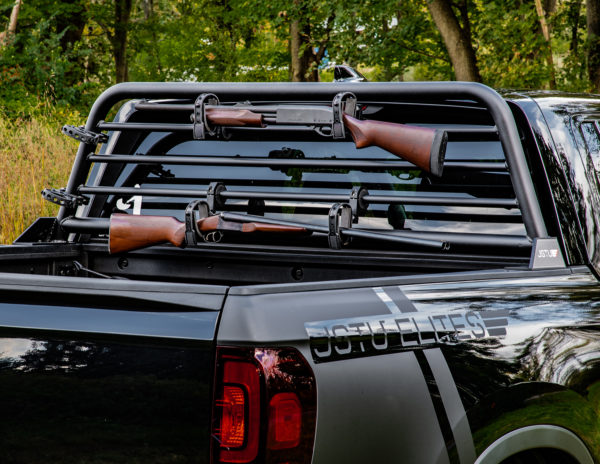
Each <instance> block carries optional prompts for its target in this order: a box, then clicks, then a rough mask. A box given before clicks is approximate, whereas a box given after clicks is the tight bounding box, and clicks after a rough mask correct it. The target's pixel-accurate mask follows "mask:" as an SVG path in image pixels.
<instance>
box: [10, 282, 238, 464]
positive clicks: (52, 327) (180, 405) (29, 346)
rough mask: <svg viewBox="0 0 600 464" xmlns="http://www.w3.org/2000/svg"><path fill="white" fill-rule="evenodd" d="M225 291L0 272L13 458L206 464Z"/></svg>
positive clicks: (175, 285)
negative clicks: (216, 342) (216, 343)
mask: <svg viewBox="0 0 600 464" xmlns="http://www.w3.org/2000/svg"><path fill="white" fill-rule="evenodd" d="M226 291H227V287H221V286H210V285H182V284H165V283H154V282H131V281H126V280H99V279H83V278H74V277H45V276H27V275H18V274H0V353H1V356H0V407H1V408H2V410H3V411H4V414H3V417H4V419H3V433H2V438H1V439H0V442H1V446H2V450H3V457H4V462H82V460H86V461H87V460H89V458H90V457H92V456H94V459H93V460H92V461H91V462H98V463H100V462H128V463H131V462H166V461H168V462H205V461H208V459H209V430H210V427H209V426H210V423H209V421H210V413H211V408H210V404H211V398H210V395H211V386H212V379H213V369H214V362H213V345H214V337H215V330H216V323H217V318H218V316H219V310H220V309H221V307H222V304H223V299H224V297H225V294H226Z"/></svg>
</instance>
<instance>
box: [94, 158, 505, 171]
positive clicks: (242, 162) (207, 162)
mask: <svg viewBox="0 0 600 464" xmlns="http://www.w3.org/2000/svg"><path fill="white" fill-rule="evenodd" d="M87 159H88V161H93V162H98V163H131V164H151V163H155V164H173V165H185V166H187V165H189V166H211V165H212V166H252V167H269V168H291V167H307V168H334V169H349V168H354V169H378V170H379V169H381V170H387V169H415V165H414V164H412V163H410V162H408V161H394V160H364V159H322V158H321V159H312V158H300V159H298V158H295V159H281V158H249V157H248V158H244V157H233V156H232V157H222V156H202V157H192V156H177V155H172V156H171V155H166V156H148V155H88V157H87ZM444 168H452V169H470V170H471V169H473V170H482V171H504V170H506V169H507V167H506V162H505V161H481V162H478V161H446V162H445V163H444Z"/></svg>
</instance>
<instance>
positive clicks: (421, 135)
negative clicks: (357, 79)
mask: <svg viewBox="0 0 600 464" xmlns="http://www.w3.org/2000/svg"><path fill="white" fill-rule="evenodd" d="M336 98H338V97H337V96H336ZM342 98H343V97H339V98H338V103H337V107H338V108H339V110H338V111H337V112H336V111H334V109H335V108H336V103H335V99H334V104H333V105H332V106H326V105H289V104H288V105H240V104H238V105H234V106H225V105H218V104H216V105H206V106H204V107H203V110H202V111H200V112H199V114H202V118H203V121H201V122H200V124H201V125H202V126H205V130H206V132H207V133H209V134H215V133H216V132H218V130H217V129H218V128H219V127H267V126H269V125H272V124H275V125H288V126H289V125H304V126H313V127H315V129H316V130H317V132H319V133H320V134H322V135H327V136H332V137H333V138H340V139H342V138H345V136H346V135H345V133H346V130H347V131H348V132H350V135H351V136H352V139H353V141H354V144H355V145H356V148H364V147H369V146H377V147H379V148H382V149H384V150H386V151H388V152H390V153H392V154H393V155H395V156H397V157H399V158H402V159H404V160H406V161H409V162H411V163H413V164H414V165H416V166H418V167H419V168H421V169H423V170H424V171H426V172H428V173H431V174H432V175H434V176H438V177H439V176H441V175H442V171H443V166H444V157H445V153H446V144H447V142H448V133H447V132H446V131H445V130H443V129H431V128H428V127H421V126H411V125H407V124H399V123H391V122H385V121H377V120H360V119H357V118H356V117H354V115H355V113H356V111H355V107H356V100H355V98H354V97H351V98H349V99H347V101H346V102H345V103H344V104H342V103H341V99H342ZM202 118H201V119H202ZM196 122H198V121H196ZM328 127H331V131H329V129H326V128H328ZM201 133H202V134H204V130H203V131H201ZM202 137H204V135H202Z"/></svg>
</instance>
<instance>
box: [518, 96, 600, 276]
mask: <svg viewBox="0 0 600 464" xmlns="http://www.w3.org/2000/svg"><path fill="white" fill-rule="evenodd" d="M507 98H509V99H510V100H511V101H513V102H514V103H515V104H516V105H517V106H518V107H519V108H521V110H522V111H523V112H524V113H525V114H526V118H527V122H528V124H529V126H530V129H531V131H532V132H533V135H534V138H535V145H536V147H537V150H532V151H531V152H530V160H529V162H530V165H531V166H530V168H531V169H532V170H533V171H535V170H536V168H537V169H540V168H541V167H542V166H540V165H539V163H538V164H536V159H535V158H539V156H541V158H542V163H543V167H545V170H543V171H545V173H546V174H545V177H546V179H545V181H544V182H543V183H541V182H539V181H538V182H537V183H536V185H537V186H538V193H540V185H543V184H545V185H546V186H547V188H549V189H550V191H551V193H552V195H551V197H549V196H548V195H547V193H546V195H541V196H540V202H541V203H542V204H546V205H550V204H553V205H554V208H553V209H555V213H556V214H552V213H553V211H551V210H548V209H547V213H546V217H547V218H548V219H549V220H551V221H552V220H554V221H555V220H556V219H558V221H559V223H560V232H561V234H560V237H562V240H563V244H564V247H565V250H564V251H565V256H566V257H567V259H568V260H569V262H570V263H571V264H582V263H584V262H587V263H590V264H591V265H592V266H593V268H594V269H595V271H596V272H599V271H600V256H599V250H598V243H600V242H599V239H600V231H599V227H598V226H599V223H600V219H599V218H600V216H599V215H600V185H599V184H598V179H597V176H596V174H595V170H594V164H593V161H592V158H591V157H590V155H589V154H588V153H587V150H586V147H585V143H584V141H583V138H582V135H581V132H580V130H579V125H578V118H581V117H586V118H592V119H593V118H594V117H595V118H596V119H600V97H598V96H584V95H572V94H561V93H554V92H531V93H527V94H520V95H516V94H508V95H507ZM534 176H535V172H534ZM538 180H539V176H538ZM542 193H543V192H542ZM544 198H546V200H547V201H546V202H545V203H544V202H543V200H544ZM582 251H583V252H584V253H585V254H583V255H582Z"/></svg>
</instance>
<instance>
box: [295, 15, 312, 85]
mask: <svg viewBox="0 0 600 464" xmlns="http://www.w3.org/2000/svg"><path fill="white" fill-rule="evenodd" d="M309 27H310V26H305V27H304V29H301V25H300V21H299V20H297V19H294V20H292V21H291V22H290V54H291V61H290V74H291V79H292V82H316V81H318V80H319V73H318V70H317V69H313V70H311V64H312V63H313V62H314V61H315V55H314V53H313V49H312V47H311V45H310V43H309V42H308V40H307V37H310V29H308V28H309ZM307 29H308V30H307Z"/></svg>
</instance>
